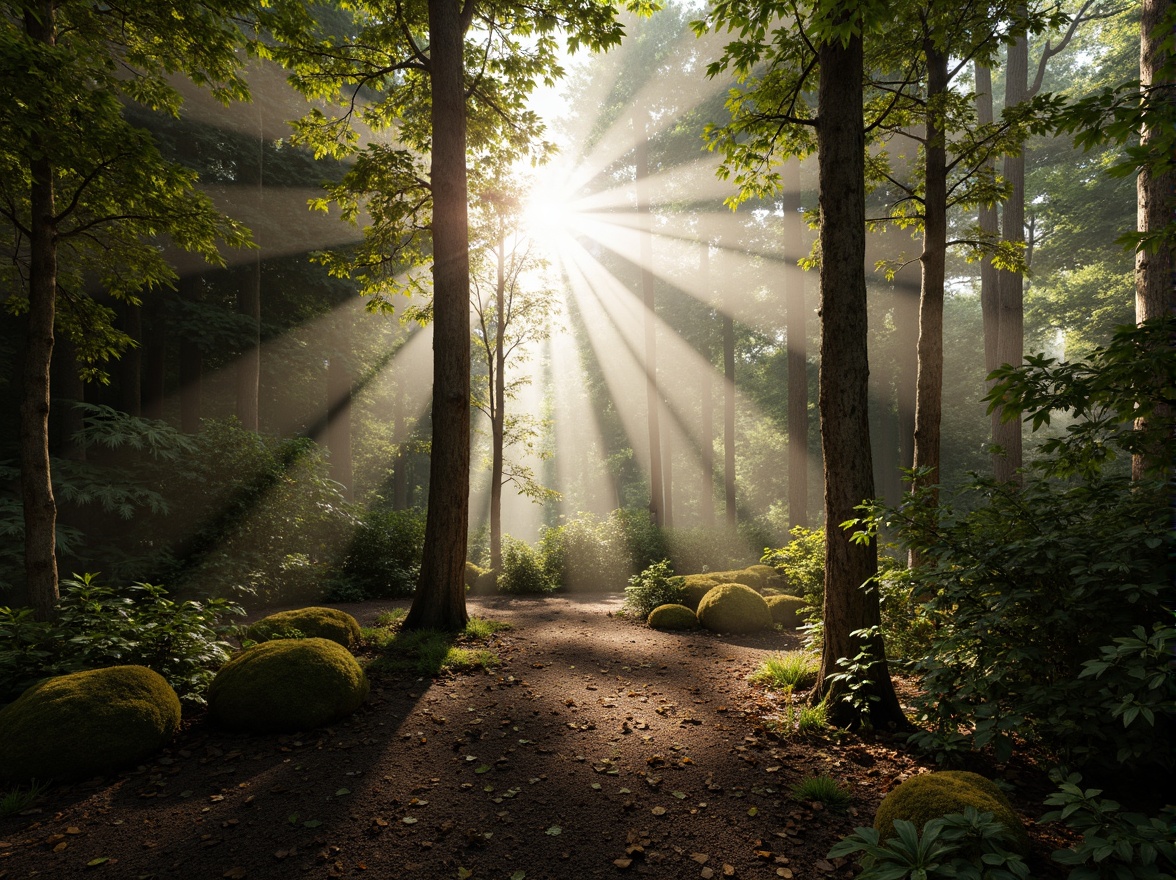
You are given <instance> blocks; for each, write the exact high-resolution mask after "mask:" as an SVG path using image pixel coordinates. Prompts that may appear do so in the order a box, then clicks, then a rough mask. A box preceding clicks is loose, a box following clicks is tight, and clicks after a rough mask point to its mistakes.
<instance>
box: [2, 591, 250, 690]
mask: <svg viewBox="0 0 1176 880" xmlns="http://www.w3.org/2000/svg"><path fill="white" fill-rule="evenodd" d="M243 613H244V612H243V611H242V609H241V608H240V606H238V605H236V604H234V603H232V602H229V601H228V600H225V599H210V600H208V601H206V602H193V601H187V602H177V601H175V600H174V599H171V598H170V597H169V595H168V592H167V590H165V589H164V588H163V587H157V586H154V585H152V584H133V585H131V586H129V587H124V588H122V589H120V590H116V589H114V588H112V587H105V586H101V585H99V584H97V583H95V582H94V576H93V575H88V574H87V575H83V576H82V577H81V578H80V579H72V580H63V581H62V582H61V602H60V604H59V605H58V614H57V618H56V619H55V620H54V621H52V622H38V621H35V620H33V618H32V611H30V610H29V609H21V610H17V611H14V610H12V609H10V608H0V702H5V701H7V700H11V699H14V698H15V697H16V696H17V695H18V694H19V693H20V692H21V691H23V690H24V689H25V688H27V687H29V686H30V685H32V684H33V683H34V682H36V681H38V680H40V679H42V678H45V677H46V676H51V675H62V674H65V673H68V672H76V671H78V670H84V669H96V668H100V667H104V666H125V665H140V666H146V667H147V668H149V669H152V670H154V671H155V672H157V673H159V674H160V675H162V676H163V677H164V678H165V679H166V680H167V682H168V684H170V685H171V686H172V688H173V689H174V690H175V691H176V693H178V694H179V695H180V699H182V700H185V701H188V702H192V703H203V702H204V700H203V694H204V690H205V689H206V688H207V687H208V684H209V682H210V681H211V680H212V676H213V673H214V672H215V671H216V669H217V668H219V667H220V666H221V664H223V663H224V662H225V661H226V660H227V659H228V658H229V654H230V652H231V650H232V645H231V644H230V643H229V642H228V641H227V638H228V637H229V636H230V635H231V634H232V633H233V631H234V628H233V627H232V626H229V625H228V623H227V620H228V618H229V617H230V616H233V615H240V614H243Z"/></svg>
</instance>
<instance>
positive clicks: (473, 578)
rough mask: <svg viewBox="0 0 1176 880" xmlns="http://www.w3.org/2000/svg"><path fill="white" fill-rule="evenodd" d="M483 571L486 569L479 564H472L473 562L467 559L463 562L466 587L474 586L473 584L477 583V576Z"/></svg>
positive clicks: (470, 588) (471, 587) (483, 572)
mask: <svg viewBox="0 0 1176 880" xmlns="http://www.w3.org/2000/svg"><path fill="white" fill-rule="evenodd" d="M485 573H486V569H484V568H482V566H480V565H474V563H472V562H470V561H469V560H468V559H467V560H466V564H465V578H464V580H465V585H466V589H467V590H472V589H473V588H474V585H475V584H477V582H478V578H480V577H481V576H482V575H484V574H485Z"/></svg>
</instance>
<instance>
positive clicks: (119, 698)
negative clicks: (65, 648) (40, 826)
mask: <svg viewBox="0 0 1176 880" xmlns="http://www.w3.org/2000/svg"><path fill="white" fill-rule="evenodd" d="M179 726H180V700H179V697H177V696H176V692H175V691H174V690H172V688H171V685H169V684H168V683H167V681H165V680H164V678H163V676H161V675H159V674H158V673H157V672H153V671H152V670H150V669H147V668H146V667H145V666H110V667H107V668H105V669H91V670H88V671H86V672H74V673H71V674H70V675H60V676H57V677H56V678H49V679H46V680H45V681H42V682H39V683H37V684H35V685H33V686H32V687H31V688H29V689H28V690H27V691H25V692H24V693H23V694H21V695H20V696H19V697H18V698H17V699H16V701H15V702H13V703H10V704H9V705H8V706H5V707H4V708H3V709H0V780H5V781H24V780H27V779H37V780H41V781H44V780H48V779H70V778H78V777H85V776H94V775H96V774H99V773H105V772H107V771H109V770H115V769H117V768H119V767H122V766H125V765H127V764H134V763H136V762H138V761H141V760H143V759H144V758H147V757H149V756H151V755H152V754H153V753H154V752H156V751H158V750H159V749H160V748H161V747H162V746H164V745H165V744H166V743H167V742H168V741H169V740H171V738H172V737H173V736H174V735H175V733H176V731H177V730H178V729H179Z"/></svg>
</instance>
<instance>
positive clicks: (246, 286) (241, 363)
mask: <svg viewBox="0 0 1176 880" xmlns="http://www.w3.org/2000/svg"><path fill="white" fill-rule="evenodd" d="M260 254H261V252H260V251H258V252H257V257H256V259H255V260H254V262H253V263H252V264H250V266H249V267H248V268H247V269H245V270H244V271H243V272H240V273H239V277H240V284H239V285H238V287H237V312H238V313H239V314H240V315H241V316H242V317H244V318H246V319H248V321H249V336H248V339H247V340H246V342H245V347H244V348H243V349H242V351H241V356H240V357H239V358H238V359H237V420H238V421H239V422H240V423H241V427H242V428H244V429H245V430H246V431H256V430H258V427H259V424H260V419H259V412H258V410H259V408H260V407H259V405H258V403H259V400H258V398H259V393H260V387H261V385H260V383H261V256H260Z"/></svg>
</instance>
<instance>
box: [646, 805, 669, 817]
mask: <svg viewBox="0 0 1176 880" xmlns="http://www.w3.org/2000/svg"><path fill="white" fill-rule="evenodd" d="M650 812H651V813H653V815H655V816H664V815H665V814H666V808H665V807H654V808H653V809H652V810H650Z"/></svg>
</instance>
